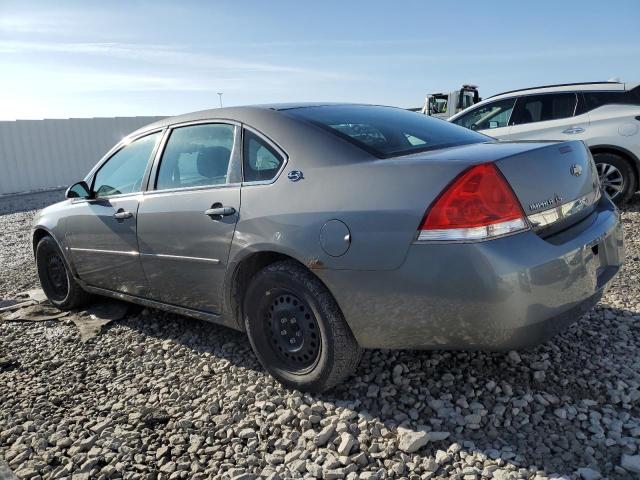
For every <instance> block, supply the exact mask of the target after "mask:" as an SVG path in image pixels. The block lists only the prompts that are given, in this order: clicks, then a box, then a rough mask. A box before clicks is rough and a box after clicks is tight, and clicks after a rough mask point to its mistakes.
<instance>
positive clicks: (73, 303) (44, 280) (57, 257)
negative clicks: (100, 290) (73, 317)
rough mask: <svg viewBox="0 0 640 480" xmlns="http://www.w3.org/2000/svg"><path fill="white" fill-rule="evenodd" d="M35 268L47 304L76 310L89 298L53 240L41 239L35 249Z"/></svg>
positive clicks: (48, 238) (47, 237) (49, 238)
mask: <svg viewBox="0 0 640 480" xmlns="http://www.w3.org/2000/svg"><path fill="white" fill-rule="evenodd" d="M36 267H37V269H38V277H39V278H40V285H41V286H42V290H43V291H44V293H45V295H46V296H47V298H48V299H49V302H50V303H51V304H52V305H54V306H56V307H58V308H60V309H62V310H69V309H72V308H77V307H80V306H82V305H84V304H85V303H87V301H88V300H89V298H90V295H89V294H88V293H86V292H85V291H84V290H82V288H81V287H80V285H78V283H77V282H76V281H75V279H74V278H73V275H72V274H71V272H70V270H69V266H68V265H67V262H66V261H65V260H64V256H63V255H62V252H61V251H60V248H59V247H58V244H57V243H56V242H55V240H54V239H53V238H51V237H49V236H46V237H44V238H42V239H41V240H40V241H39V242H38V245H37V247H36Z"/></svg>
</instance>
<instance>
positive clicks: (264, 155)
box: [242, 130, 284, 182]
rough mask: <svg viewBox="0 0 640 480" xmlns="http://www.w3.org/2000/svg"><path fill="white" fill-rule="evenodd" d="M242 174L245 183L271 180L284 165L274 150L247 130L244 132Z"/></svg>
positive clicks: (281, 158)
mask: <svg viewBox="0 0 640 480" xmlns="http://www.w3.org/2000/svg"><path fill="white" fill-rule="evenodd" d="M242 157H243V163H242V166H243V174H244V181H245V182H261V181H267V180H271V179H273V178H274V177H275V176H276V175H277V174H278V171H279V170H280V166H281V165H282V164H283V163H284V158H283V157H282V155H280V154H279V153H278V152H277V151H276V149H274V148H273V147H272V146H271V145H269V144H268V143H267V142H266V141H265V140H263V139H262V138H260V137H259V136H258V135H256V134H255V133H253V132H250V131H249V130H245V131H244V146H243V155H242Z"/></svg>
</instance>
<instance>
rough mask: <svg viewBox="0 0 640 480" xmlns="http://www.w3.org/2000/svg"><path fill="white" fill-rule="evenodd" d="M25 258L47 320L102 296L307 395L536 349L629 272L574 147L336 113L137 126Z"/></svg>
mask: <svg viewBox="0 0 640 480" xmlns="http://www.w3.org/2000/svg"><path fill="white" fill-rule="evenodd" d="M33 247H34V251H35V257H36V263H37V268H38V274H39V276H40V281H41V284H42V287H43V289H44V291H45V292H46V294H47V296H48V297H49V299H50V300H51V302H52V303H53V304H54V305H57V306H58V307H60V308H62V309H71V308H76V307H79V306H80V305H81V304H83V303H84V302H86V301H87V300H88V296H89V295H90V294H98V295H105V296H110V297H115V298H119V299H122V300H127V301H130V302H134V303H138V304H142V305H146V306H150V307H155V308H160V309H165V310H170V311H174V312H177V313H180V314H184V315H188V316H191V317H196V318H199V319H203V320H208V321H212V322H216V323H220V324H223V325H227V326H229V327H232V328H236V329H239V330H246V331H247V333H248V335H249V339H250V341H251V345H252V346H253V349H254V351H255V353H256V355H257V357H258V359H259V360H260V362H261V363H262V365H264V368H265V369H267V370H268V371H269V372H270V373H271V374H272V375H273V376H274V377H275V378H277V379H278V380H279V381H280V382H282V383H283V384H284V385H286V386H289V387H295V388H299V389H302V390H308V391H321V390H325V389H328V388H330V387H332V386H334V385H335V384H337V383H338V382H340V381H342V380H344V379H345V378H346V377H347V376H348V375H349V374H350V373H351V372H352V371H353V370H354V369H355V367H356V365H357V364H358V361H359V358H360V355H361V352H362V349H363V348H381V347H383V348H392V349H398V348H430V349H491V350H504V349H514V348H521V347H526V346H529V345H533V344H536V343H538V342H541V341H543V340H545V339H547V338H549V336H550V335H552V334H554V333H555V332H558V331H559V330H561V329H562V328H563V327H566V326H567V325H569V324H571V323H572V322H574V321H576V320H578V319H579V318H580V316H581V314H582V313H583V312H585V311H586V310H588V309H589V308H591V307H592V306H593V305H594V304H595V303H596V302H597V301H598V300H599V299H600V297H601V295H602V292H603V290H604V289H605V287H606V286H607V284H608V283H609V282H610V281H611V279H612V278H613V277H614V276H615V274H616V273H617V272H618V270H619V268H620V266H621V264H622V262H623V237H622V230H621V226H620V219H619V214H618V212H617V210H616V208H615V207H614V205H613V204H612V203H611V201H610V200H609V198H608V197H607V196H606V195H603V194H601V189H600V185H599V183H598V175H597V172H596V169H595V165H594V163H593V159H592V157H591V155H590V153H589V151H588V150H587V149H586V148H585V145H584V144H583V143H582V142H577V141H573V142H563V143H552V142H513V143H502V142H496V141H495V140H493V139H491V138H489V137H486V136H484V135H481V134H479V133H476V132H473V131H470V130H467V129H465V128H462V127H459V126H457V125H454V124H451V123H447V122H444V121H441V120H437V119H433V118H430V117H427V116H424V115H421V114H418V113H414V112H409V111H405V110H402V109H397V108H391V107H382V106H370V105H346V104H288V105H271V106H258V107H239V108H225V109H216V110H208V111H203V112H197V113H192V114H188V115H183V116H179V117H174V118H169V119H165V120H162V121H160V122H157V123H154V124H151V125H149V126H147V127H144V128H142V129H140V130H138V131H136V132H134V133H132V134H131V135H130V136H129V137H127V138H126V139H125V140H124V141H122V142H120V143H119V144H118V145H116V146H115V147H114V148H113V149H112V150H111V151H110V152H109V153H107V155H105V157H104V158H103V159H102V160H100V161H99V162H98V164H97V165H96V166H95V167H94V168H93V170H91V172H89V174H88V175H87V176H86V178H85V179H84V180H83V181H81V182H78V183H76V184H75V185H73V186H72V187H70V188H69V190H68V191H67V200H65V201H63V202H61V203H58V204H56V205H52V206H50V207H48V208H46V209H44V210H43V211H42V212H41V213H40V214H39V215H38V217H37V218H36V220H35V225H34V229H33Z"/></svg>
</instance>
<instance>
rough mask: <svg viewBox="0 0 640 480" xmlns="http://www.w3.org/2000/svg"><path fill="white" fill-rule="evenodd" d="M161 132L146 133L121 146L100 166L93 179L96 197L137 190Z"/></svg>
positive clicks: (140, 185)
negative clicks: (144, 135)
mask: <svg viewBox="0 0 640 480" xmlns="http://www.w3.org/2000/svg"><path fill="white" fill-rule="evenodd" d="M160 136H161V132H158V133H153V134H151V135H147V136H146V137H142V138H139V139H138V140H135V141H133V142H131V143H130V144H129V145H127V146H125V147H123V148H121V149H120V150H118V152H116V153H115V155H113V156H112V157H111V158H109V160H107V162H106V163H105V164H104V165H103V166H102V167H100V170H98V172H97V173H96V175H95V178H94V181H93V188H92V189H93V191H94V192H95V195H96V196H97V197H108V196H111V195H119V194H124V193H134V192H139V191H140V190H141V188H142V179H143V177H144V172H145V170H146V168H147V163H148V162H149V158H150V157H151V153H152V152H153V150H154V148H155V146H156V143H157V142H158V140H159V139H160Z"/></svg>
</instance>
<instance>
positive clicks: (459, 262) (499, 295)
mask: <svg viewBox="0 0 640 480" xmlns="http://www.w3.org/2000/svg"><path fill="white" fill-rule="evenodd" d="M623 258H624V246H623V234H622V227H621V224H620V219H619V214H618V212H617V210H616V209H615V207H614V206H613V204H612V203H611V202H610V201H609V200H608V199H603V200H602V201H601V202H600V203H599V204H598V206H597V209H596V211H594V212H593V213H592V214H591V215H590V216H588V217H587V218H585V219H584V220H582V221H581V222H579V223H577V224H575V225H573V226H571V227H570V228H568V229H567V230H564V231H563V232H560V233H558V234H555V235H553V236H552V237H550V238H546V239H543V238H541V237H539V236H538V235H536V234H535V233H533V232H531V231H528V232H524V233H520V234H516V235H511V236H508V237H503V238H499V239H495V240H490V241H484V242H476V243H455V244H454V243H441V244H427V243H424V244H414V245H412V246H411V248H410V249H409V253H408V254H407V257H406V259H405V261H404V263H403V264H402V266H401V267H400V268H398V269H396V270H391V271H353V270H342V271H341V270H320V271H317V273H318V275H319V276H320V277H321V278H322V280H323V281H324V282H325V283H326V284H327V286H328V287H329V289H330V290H331V291H332V293H333V294H334V296H335V297H336V300H337V301H338V304H339V305H340V307H341V308H342V311H343V313H344V315H345V318H346V320H347V322H348V324H349V325H350V327H351V329H352V331H353V333H354V335H355V337H356V338H357V340H358V342H359V343H360V345H361V346H362V347H365V348H429V349H437V348H447V349H483V350H508V349H515V348H524V347H527V346H531V345H535V344H538V343H540V342H542V341H544V340H546V339H548V338H550V337H551V336H553V335H555V334H556V333H558V332H559V331H560V330H562V329H563V328H565V327H567V326H568V325H570V324H571V323H573V322H575V321H577V320H578V319H579V318H580V316H581V315H582V314H583V313H584V312H586V311H588V310H589V309H590V308H591V307H593V306H594V305H595V304H596V303H597V302H598V300H599V299H600V298H601V296H602V294H603V292H604V289H605V288H606V286H607V285H608V284H609V282H610V281H611V279H612V278H613V277H614V276H615V274H616V273H617V272H618V270H619V268H620V266H621V265H622V263H623Z"/></svg>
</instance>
